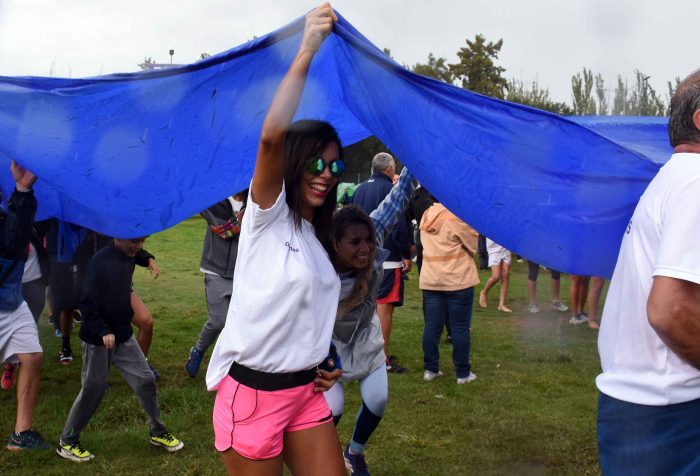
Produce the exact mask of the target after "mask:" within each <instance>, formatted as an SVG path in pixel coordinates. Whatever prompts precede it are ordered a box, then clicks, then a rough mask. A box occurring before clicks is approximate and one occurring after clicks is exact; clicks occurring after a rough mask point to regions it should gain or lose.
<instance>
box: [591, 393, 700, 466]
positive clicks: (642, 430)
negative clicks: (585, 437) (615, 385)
mask: <svg viewBox="0 0 700 476" xmlns="http://www.w3.org/2000/svg"><path fill="white" fill-rule="evenodd" d="M598 451H599V453H600V468H601V470H602V471H603V475H604V476H605V475H614V476H617V475H622V476H626V475H630V476H632V475H635V476H638V475H647V474H648V475H677V476H678V475H687V476H690V475H697V474H700V399H698V400H692V401H690V402H685V403H678V404H675V405H665V406H651V405H638V404H634V403H629V402H623V401H621V400H617V399H615V398H612V397H609V396H607V395H605V394H603V393H601V394H600V396H599V397H598Z"/></svg>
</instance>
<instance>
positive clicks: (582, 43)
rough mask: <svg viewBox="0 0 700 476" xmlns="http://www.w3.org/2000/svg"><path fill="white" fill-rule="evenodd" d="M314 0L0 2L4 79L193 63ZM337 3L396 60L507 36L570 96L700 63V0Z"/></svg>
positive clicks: (527, 62)
mask: <svg viewBox="0 0 700 476" xmlns="http://www.w3.org/2000/svg"><path fill="white" fill-rule="evenodd" d="M318 3H319V1H317V0H315V1H307V0H298V1H296V0H258V1H251V0H196V1H195V0H168V1H165V0H139V1H136V0H120V1H114V0H110V1H106V0H0V75H2V76H24V75H33V76H49V75H50V74H51V73H53V76H64V77H66V76H69V77H84V76H96V75H100V74H109V73H116V72H129V71H135V70H137V69H138V66H137V64H138V63H140V62H142V61H143V59H144V57H146V56H150V57H153V59H155V60H156V61H159V62H169V61H170V57H169V54H168V50H170V49H174V50H175V55H174V62H176V63H190V62H194V61H196V60H197V59H199V55H200V53H202V52H207V53H210V54H214V53H218V52H221V51H224V50H227V49H229V48H232V47H234V46H237V45H239V44H241V43H244V42H245V41H247V40H249V39H251V38H252V37H253V36H254V35H257V36H262V35H264V34H266V33H269V32H270V31H272V30H274V29H277V28H279V27H281V26H283V25H285V24H286V23H288V22H290V21H292V20H293V19H295V18H297V17H299V16H302V15H304V14H305V13H306V12H307V11H308V10H309V9H311V8H312V7H314V6H315V5H317V4H318ZM333 6H334V7H335V8H336V10H338V11H339V12H340V13H341V14H342V15H343V16H344V17H345V18H346V19H347V20H348V21H349V22H350V23H352V24H353V25H354V26H355V27H356V28H357V29H358V30H359V31H360V32H362V33H363V34H364V35H365V36H366V37H367V38H369V39H370V41H372V42H373V43H374V44H376V45H377V46H379V47H380V48H384V47H385V48H389V49H390V50H391V52H392V56H393V57H394V59H396V60H397V61H398V62H399V63H406V64H410V65H412V64H414V63H416V62H424V61H425V60H426V58H427V56H428V53H430V52H432V53H434V54H435V55H436V56H445V57H447V59H448V60H449V61H450V62H453V61H455V60H456V58H457V57H456V52H457V50H458V49H459V48H460V47H461V46H463V45H464V44H465V43H464V40H465V38H473V37H474V35H476V34H478V33H481V34H483V35H484V36H485V37H486V38H487V39H488V40H492V41H496V40H498V39H499V38H502V39H503V48H502V50H501V55H500V62H499V63H500V65H501V66H503V67H505V68H506V73H505V76H506V77H515V78H518V79H522V80H524V81H526V82H529V81H532V80H534V79H537V80H538V81H539V83H540V86H544V87H548V88H549V89H550V92H551V94H552V96H553V97H554V99H557V100H563V101H566V102H570V101H571V76H572V75H573V74H575V73H576V72H578V71H580V70H581V69H582V68H583V67H584V66H585V67H587V68H590V69H592V70H593V72H594V73H602V74H603V77H604V78H605V79H606V82H607V86H608V88H610V89H613V87H614V84H615V82H616V78H617V75H618V74H622V75H623V77H627V78H628V79H629V80H630V86H632V84H631V83H632V82H633V81H632V78H633V75H634V70H635V69H640V70H641V71H643V72H644V73H645V74H647V75H649V76H651V79H650V83H651V85H652V86H653V87H654V88H655V89H656V90H657V91H658V92H660V93H662V97H664V98H665V97H666V82H667V81H668V80H671V79H673V78H675V77H676V76H680V77H684V76H685V75H687V74H688V73H690V72H691V71H693V70H695V69H696V68H698V67H700V64H699V63H700V62H699V61H698V56H696V55H697V52H694V51H695V50H694V49H693V48H694V45H696V44H697V43H696V35H697V34H698V33H699V32H700V0H666V1H663V2H662V1H660V0H530V1H528V0H461V1H460V0H444V1H438V0H410V1H409V0H406V1H399V0H337V1H336V2H334V3H333Z"/></svg>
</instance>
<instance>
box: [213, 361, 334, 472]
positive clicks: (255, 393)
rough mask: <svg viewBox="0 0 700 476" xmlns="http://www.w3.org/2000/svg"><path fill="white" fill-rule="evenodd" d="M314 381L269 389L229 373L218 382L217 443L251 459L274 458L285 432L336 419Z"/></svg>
mask: <svg viewBox="0 0 700 476" xmlns="http://www.w3.org/2000/svg"><path fill="white" fill-rule="evenodd" d="M313 389H314V382H311V383H309V384H306V385H302V386H299V387H294V388H288V389H284V390H275V391H272V392H268V391H265V390H255V389H253V388H250V387H246V386H245V385H243V384H241V383H239V382H237V381H236V380H235V379H233V378H232V377H231V376H230V375H227V376H226V378H224V380H223V381H222V382H221V384H220V385H219V389H218V391H217V392H216V401H215V403H214V437H215V439H214V446H215V447H216V449H217V450H219V451H226V450H228V449H229V448H233V449H234V450H236V452H237V453H238V454H240V455H241V456H244V457H246V458H249V459H258V460H260V459H271V458H275V457H276V456H278V455H279V454H280V453H281V452H282V445H283V440H284V433H285V432H287V431H298V430H305V429H307V428H313V427H315V426H319V425H323V424H324V423H327V422H329V421H331V420H332V419H333V415H332V414H331V411H330V409H329V408H328V404H327V403H326V399H325V398H324V397H323V394H322V393H318V392H314V390H313Z"/></svg>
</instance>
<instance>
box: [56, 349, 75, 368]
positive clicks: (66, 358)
mask: <svg viewBox="0 0 700 476" xmlns="http://www.w3.org/2000/svg"><path fill="white" fill-rule="evenodd" d="M58 362H59V363H60V364H61V365H70V363H71V362H73V350H72V349H71V348H70V347H64V348H63V349H61V352H59V353H58Z"/></svg>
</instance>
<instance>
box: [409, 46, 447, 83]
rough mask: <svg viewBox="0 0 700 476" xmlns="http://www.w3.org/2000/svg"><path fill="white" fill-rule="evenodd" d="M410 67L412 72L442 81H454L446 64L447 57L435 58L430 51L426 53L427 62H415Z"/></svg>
mask: <svg viewBox="0 0 700 476" xmlns="http://www.w3.org/2000/svg"><path fill="white" fill-rule="evenodd" d="M410 69H411V71H413V72H414V73H417V74H422V75H423V76H427V77H429V78H433V79H437V80H440V81H444V82H446V83H449V84H452V83H453V82H454V74H452V71H450V66H449V65H448V64H447V58H445V57H440V58H435V56H433V54H432V53H428V61H427V62H425V63H416V64H414V65H413V67H412V68H410Z"/></svg>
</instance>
